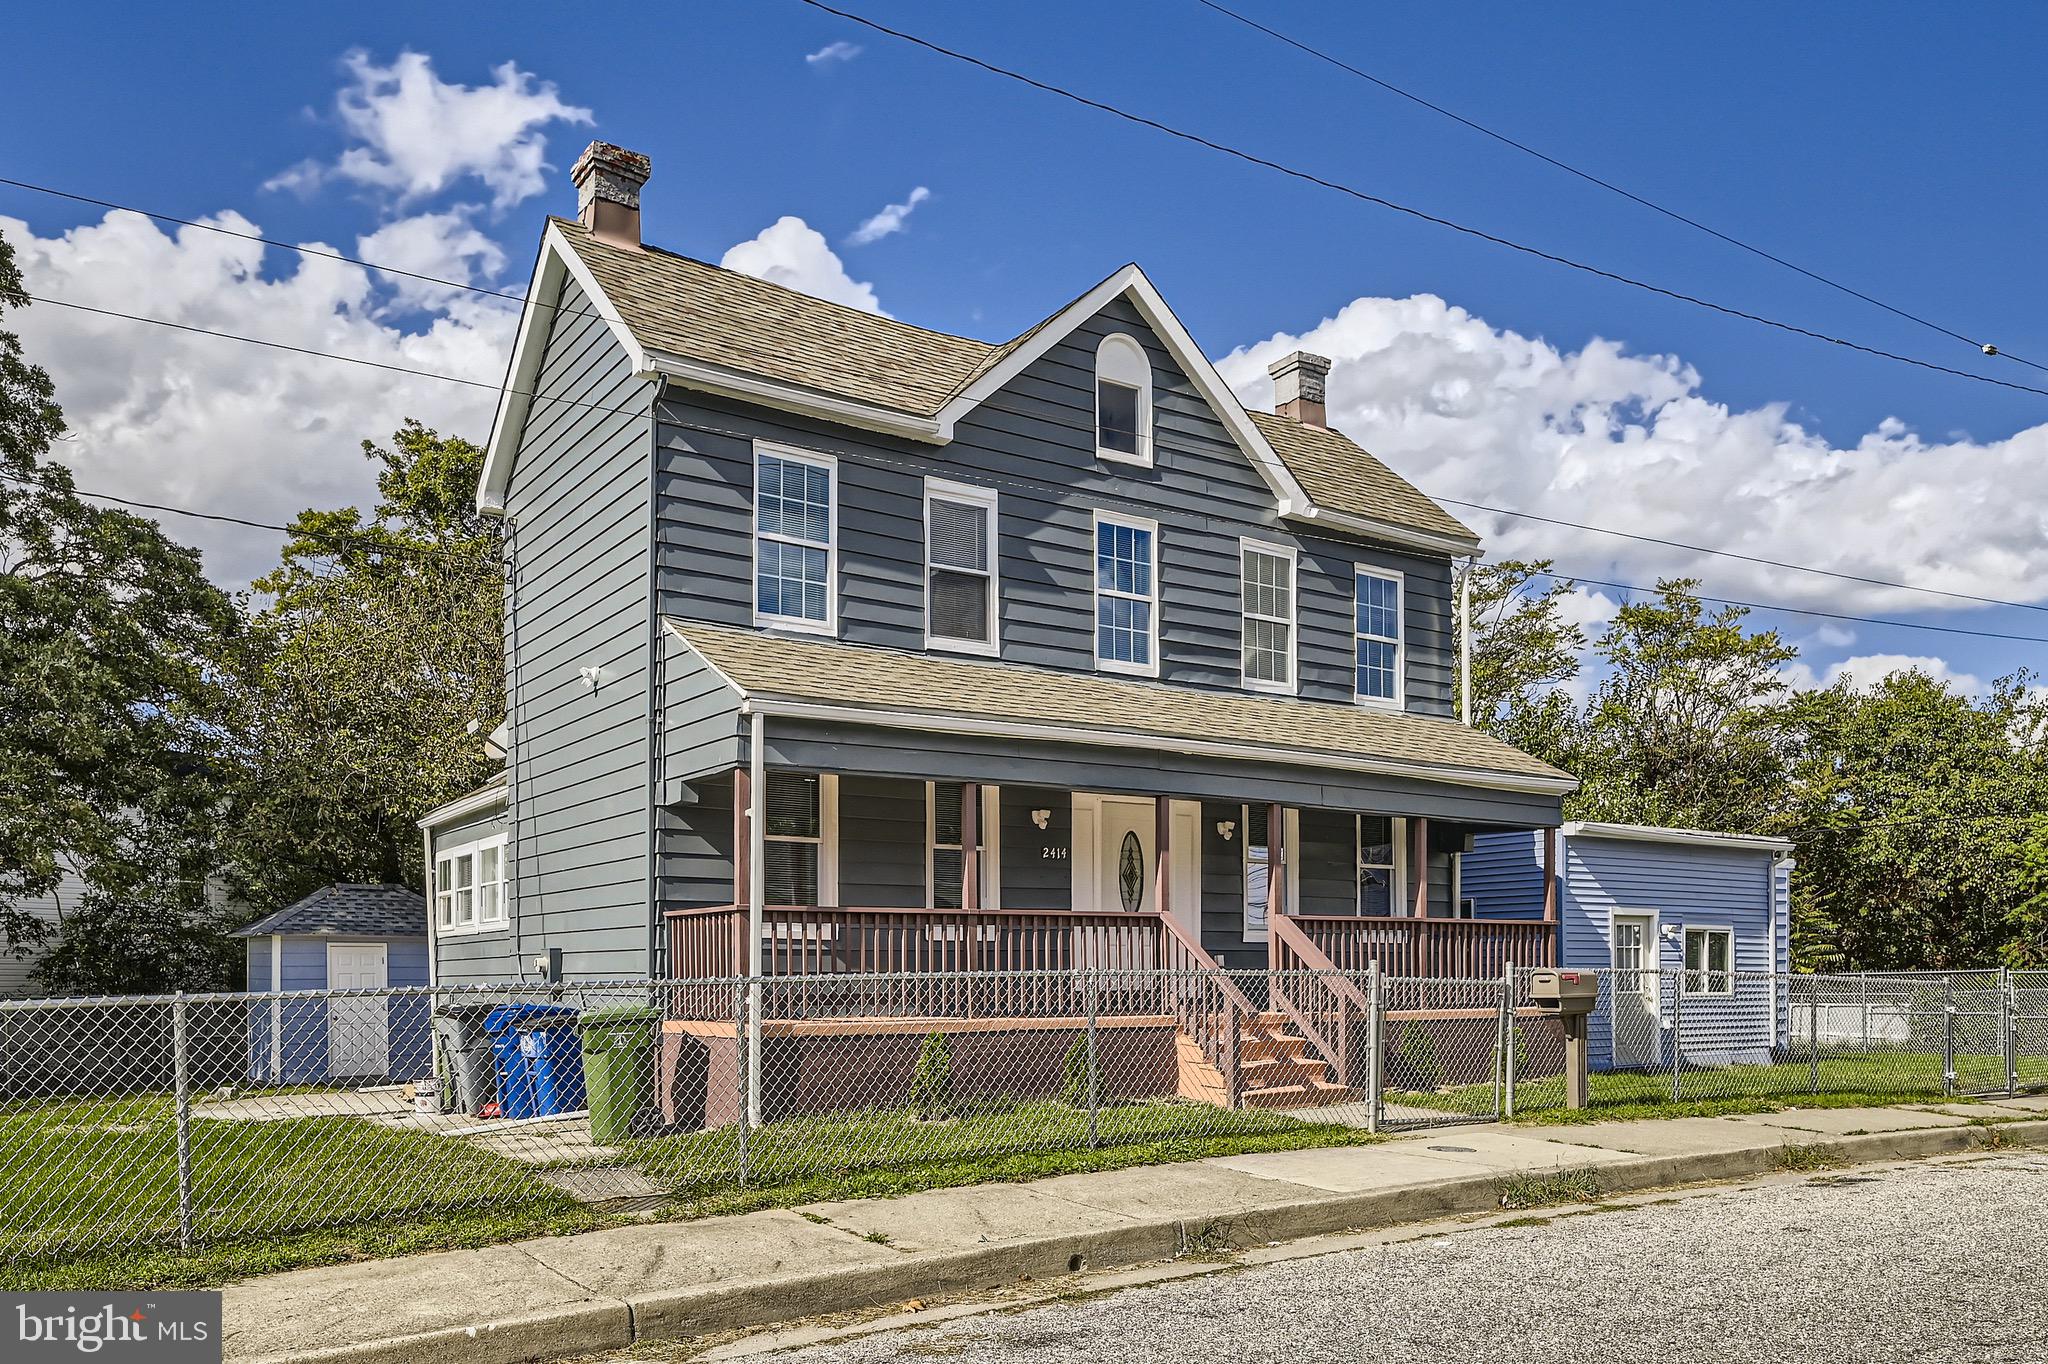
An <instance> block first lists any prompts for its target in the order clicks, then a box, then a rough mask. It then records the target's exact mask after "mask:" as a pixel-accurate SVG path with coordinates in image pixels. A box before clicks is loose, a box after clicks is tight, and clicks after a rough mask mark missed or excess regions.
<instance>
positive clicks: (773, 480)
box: [754, 445, 839, 634]
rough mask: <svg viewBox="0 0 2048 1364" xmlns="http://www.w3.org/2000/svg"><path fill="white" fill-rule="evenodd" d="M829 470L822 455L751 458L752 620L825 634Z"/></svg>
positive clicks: (830, 616) (830, 613)
mask: <svg viewBox="0 0 2048 1364" xmlns="http://www.w3.org/2000/svg"><path fill="white" fill-rule="evenodd" d="M836 480H837V467H836V466H835V465H834V463H833V461H832V459H831V457H830V456H827V455H812V454H799V453H797V452H795V451H792V450H782V449H777V448H775V447H773V446H768V445H759V446H757V447H756V448H755V451H754V620H755V623H756V624H760V625H779V626H784V627H787V628H794V629H799V630H814V631H818V632H821V633H825V634H830V633H832V632H833V630H834V624H835V621H836V619H837V616H836V612H837V610H838V602H837V600H836V594H835V591H834V582H835V579H836V578H837V576H838V553H837V547H836V542H837V529H838V520H839V517H838V509H837V504H836V501H835V490H834V483H835V482H836Z"/></svg>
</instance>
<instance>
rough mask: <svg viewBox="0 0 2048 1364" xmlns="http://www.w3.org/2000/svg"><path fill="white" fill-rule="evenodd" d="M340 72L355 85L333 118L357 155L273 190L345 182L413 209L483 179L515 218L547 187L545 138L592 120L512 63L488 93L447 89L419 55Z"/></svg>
mask: <svg viewBox="0 0 2048 1364" xmlns="http://www.w3.org/2000/svg"><path fill="white" fill-rule="evenodd" d="M342 64H343V67H344V68H345V69H346V70H347V72H348V74H349V76H350V77H351V82H352V83H351V84H349V85H347V86H345V87H343V89H342V91H341V93H340V94H339V95H338V96H337V97H336V99H335V110H336V113H337V115H338V116H339V118H340V121H341V125H342V127H343V128H344V129H346V130H347V132H348V133H349V134H350V135H351V137H353V138H354V139H355V141H356V142H357V144H358V145H356V146H352V147H350V148H348V149H347V150H346V151H344V152H343V153H342V154H341V157H340V159H339V160H338V161H336V162H335V163H334V164H333V165H331V166H329V165H324V164H322V163H320V162H318V161H303V162H300V163H299V164H298V165H296V166H294V167H292V168H291V169H290V170H287V171H284V172H283V173H281V174H279V175H277V176H275V177H273V178H272V179H271V180H270V181H269V183H268V184H267V185H266V186H265V188H267V189H296V190H301V191H305V190H310V189H313V188H315V187H317V186H318V185H320V184H321V183H323V182H325V181H327V180H330V179H342V180H350V181H354V182H355V183H358V184H363V185H369V186H373V187H375V188H378V189H382V190H385V191H388V192H390V193H391V194H392V195H394V196H395V197H396V198H397V199H398V200H399V202H401V203H406V202H411V201H414V200H418V199H421V198H425V197H427V196H429V195H433V194H437V193H439V192H440V191H442V190H444V189H446V188H447V187H448V186H450V185H452V184H454V183H455V182H456V181H458V180H460V179H462V178H463V177H465V176H475V177H476V178H477V179H478V180H481V181H482V182H483V183H484V184H485V185H486V186H487V187H488V188H489V189H490V191H491V196H492V199H491V202H492V207H494V208H498V209H504V208H509V207H510V206H511V205H513V204H516V203H518V202H519V201H521V200H522V199H527V198H530V197H531V196H533V195H535V194H538V193H539V192H540V191H541V190H542V189H543V188H544V187H545V185H546V179H545V176H544V175H543V172H544V171H546V170H547V169H548V165H547V163H546V161H545V160H544V159H543V157H544V155H545V153H546V150H547V138H546V136H545V134H544V133H543V131H542V130H543V129H545V128H546V127H547V126H548V125H549V124H551V123H557V122H561V123H579V124H580V123H589V122H590V121H591V114H590V110H588V109H583V108H579V107H577V106H575V105H572V104H568V103H566V102H564V101H563V99H562V97H561V94H560V92H559V91H557V90H556V88H555V85H554V83H553V82H552V81H543V80H537V79H536V78H535V77H534V76H533V75H532V74H530V73H528V72H525V71H521V70H520V69H519V68H518V66H517V65H516V64H514V63H512V62H506V63H504V64H503V65H501V66H498V67H496V68H494V69H493V70H492V72H491V76H492V82H491V83H490V84H488V85H461V84H456V83H452V82H448V81H444V80H442V79H441V78H440V77H439V76H437V75H436V74H435V73H434V65H433V61H432V59H431V58H429V57H428V56H426V55H425V54H424V53H420V52H401V53H400V54H399V55H398V57H397V59H396V60H395V61H393V62H392V63H391V64H390V65H388V66H379V65H378V64H377V63H376V62H375V61H373V60H372V59H371V58H370V56H369V54H368V53H365V52H351V53H349V54H348V56H346V57H345V58H343V60H342Z"/></svg>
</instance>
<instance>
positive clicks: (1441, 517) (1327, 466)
mask: <svg viewBox="0 0 2048 1364" xmlns="http://www.w3.org/2000/svg"><path fill="white" fill-rule="evenodd" d="M1251 419H1252V421H1253V422H1254V423H1255V424H1256V425H1257V426H1258V428H1259V430H1260V431H1261V432H1263V433H1264V434H1265V437H1266V440H1267V441H1268V442H1269V443H1271V445H1272V447H1273V451H1274V453H1275V454H1277V455H1279V456H1280V458H1281V459H1282V460H1284V461H1286V464H1287V467H1288V468H1289V469H1290V470H1292V471H1293V473H1294V477H1295V480H1296V481H1297V482H1299V483H1300V484H1301V488H1302V491H1303V492H1305V493H1307V494H1308V496H1309V500H1310V501H1311V502H1314V503H1315V504H1316V505H1317V506H1319V507H1328V508H1330V509H1331V510H1333V511H1345V512H1351V513H1354V514H1355V515H1359V516H1369V517H1371V518H1373V519H1374V520H1376V521H1391V522H1393V523H1394V524H1395V525H1397V526H1412V527H1413V528H1415V529H1416V530H1426V531H1429V532H1430V533H1431V534H1434V535H1449V536H1454V537H1456V538H1458V539H1461V540H1477V539H1478V538H1479V537H1478V536H1477V535H1475V534H1474V533H1473V532H1472V531H1471V530H1470V529H1469V528H1468V527H1466V526H1465V525H1464V524H1463V523H1462V522H1460V521H1459V520H1458V519H1457V518H1455V517H1453V516H1452V515H1451V514H1450V513H1449V512H1446V511H1445V510H1444V509H1443V508H1442V507H1439V506H1438V505H1437V504H1436V503H1434V502H1432V501H1430V500H1429V499H1428V498H1427V497H1425V496H1423V494H1422V491H1421V490H1420V489H1419V488H1417V487H1416V486H1415V485H1414V484H1413V483H1410V482H1409V481H1408V480H1407V479H1405V478H1403V477H1401V476H1400V475H1399V474H1397V473H1395V472H1394V471H1393V470H1392V469H1389V468H1388V467H1387V466H1386V465H1384V464H1382V463H1380V462H1379V461H1378V460H1377V459H1375V458H1373V457H1372V455H1371V454H1369V453H1368V452H1367V451H1366V450H1365V448H1364V447H1363V446H1361V445H1359V444H1358V443H1357V442H1356V441H1354V440H1352V439H1351V437H1349V436H1347V435H1345V434H1344V433H1343V432H1342V431H1332V430H1330V429H1329V428H1328V427H1322V426H1303V425H1302V424H1301V423H1300V422H1298V421H1295V420H1294V419H1293V418H1292V417H1282V416H1277V415H1275V414H1274V413H1271V412H1254V413H1252V414H1251Z"/></svg>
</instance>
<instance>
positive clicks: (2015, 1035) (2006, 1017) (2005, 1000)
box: [1998, 966, 2020, 1099]
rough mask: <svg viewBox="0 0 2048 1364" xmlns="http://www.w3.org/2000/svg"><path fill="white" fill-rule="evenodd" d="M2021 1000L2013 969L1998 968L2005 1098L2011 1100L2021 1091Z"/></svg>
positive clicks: (1999, 1018)
mask: <svg viewBox="0 0 2048 1364" xmlns="http://www.w3.org/2000/svg"><path fill="white" fill-rule="evenodd" d="M2019 1012H2020V1000H2019V990H2018V988H2017V987H2016V986H2014V984H2013V982H2012V968H2011V967H2009V966H2001V967H1999V968H1998V1025H1999V1031H2000V1033H2001V1034H2003V1038H2004V1041H2005V1097H2006V1098H2008V1099H2010V1098H2012V1097H2013V1096H2014V1095H2016V1094H2018V1093H2019V1090H2020V1049H2019V1031H2020V1019H2019Z"/></svg>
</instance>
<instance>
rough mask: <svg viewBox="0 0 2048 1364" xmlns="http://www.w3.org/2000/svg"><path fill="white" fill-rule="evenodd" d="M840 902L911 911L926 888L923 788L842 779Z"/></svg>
mask: <svg viewBox="0 0 2048 1364" xmlns="http://www.w3.org/2000/svg"><path fill="white" fill-rule="evenodd" d="M839 903H840V904H842V905H856V906H877V907H880V908H884V909H913V908H916V907H918V906H921V905H924V904H927V903H929V901H928V899H927V891H926V888H925V784H924V783H923V782H921V781H906V780H902V779H899V778H889V777H862V776H849V777H841V778H840V779H839Z"/></svg>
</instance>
